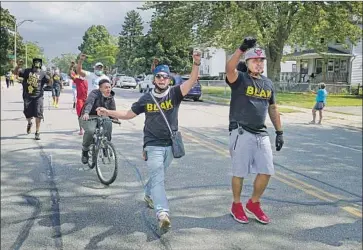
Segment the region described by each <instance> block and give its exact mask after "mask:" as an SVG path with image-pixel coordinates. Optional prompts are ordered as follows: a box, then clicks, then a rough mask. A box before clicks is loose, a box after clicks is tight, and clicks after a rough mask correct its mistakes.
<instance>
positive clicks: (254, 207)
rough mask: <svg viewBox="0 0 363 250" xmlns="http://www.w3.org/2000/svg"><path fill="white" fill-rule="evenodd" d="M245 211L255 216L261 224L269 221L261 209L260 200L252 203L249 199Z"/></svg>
mask: <svg viewBox="0 0 363 250" xmlns="http://www.w3.org/2000/svg"><path fill="white" fill-rule="evenodd" d="M246 211H247V213H250V214H252V215H254V216H255V218H256V220H258V221H259V222H261V223H262V224H268V223H270V218H269V217H268V216H267V215H266V214H265V213H264V212H263V211H262V209H261V206H260V202H255V203H253V202H252V200H251V199H249V200H248V202H247V204H246Z"/></svg>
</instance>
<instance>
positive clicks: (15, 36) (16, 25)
mask: <svg viewBox="0 0 363 250" xmlns="http://www.w3.org/2000/svg"><path fill="white" fill-rule="evenodd" d="M25 22H31V23H32V22H34V20H23V21H21V22H19V23H16V22H15V27H14V29H15V34H14V67H15V66H16V64H17V62H16V38H17V34H18V28H19V27H20V25H22V24H23V23H25Z"/></svg>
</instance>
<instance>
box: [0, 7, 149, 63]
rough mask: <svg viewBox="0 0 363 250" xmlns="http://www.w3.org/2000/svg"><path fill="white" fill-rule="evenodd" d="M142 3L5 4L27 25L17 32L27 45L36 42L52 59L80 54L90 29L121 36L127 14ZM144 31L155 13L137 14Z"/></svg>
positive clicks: (18, 19) (18, 20) (140, 11)
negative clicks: (87, 31)
mask: <svg viewBox="0 0 363 250" xmlns="http://www.w3.org/2000/svg"><path fill="white" fill-rule="evenodd" d="M142 5H143V2H136V1H128V2H2V3H1V7H2V8H4V9H8V10H9V11H10V13H11V14H12V15H14V16H15V17H16V19H17V22H20V21H22V20H27V19H30V20H34V22H25V23H23V24H22V25H21V26H20V27H19V28H18V32H19V33H20V35H21V36H22V37H23V39H24V40H25V41H30V42H37V43H38V44H39V46H40V47H42V48H43V49H44V53H45V55H46V57H48V58H49V59H52V58H54V57H56V56H60V55H61V54H65V53H76V54H78V53H80V51H78V49H77V48H78V46H79V45H80V44H81V43H82V37H83V35H84V33H85V32H86V30H87V29H88V28H89V27H90V26H91V25H104V26H105V27H106V28H107V30H108V31H109V32H110V34H111V35H115V36H116V35H118V34H119V33H120V31H121V28H122V27H121V26H122V24H123V23H124V18H125V16H126V13H127V12H128V11H130V10H137V9H136V8H137V7H141V6H142ZM137 11H138V12H139V13H140V15H141V17H142V19H143V21H144V31H145V32H146V31H147V30H148V28H149V25H148V23H147V22H149V21H150V19H151V16H152V11H150V10H148V11H142V10H137Z"/></svg>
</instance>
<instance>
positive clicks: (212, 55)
mask: <svg viewBox="0 0 363 250" xmlns="http://www.w3.org/2000/svg"><path fill="white" fill-rule="evenodd" d="M200 50H201V51H202V59H201V63H202V64H201V66H200V75H201V76H220V75H223V74H224V72H225V67H226V62H227V60H228V59H229V58H230V57H231V56H232V55H231V54H228V55H227V53H226V51H225V50H224V49H221V48H215V47H208V48H204V49H200ZM290 50H291V48H290V47H286V50H284V53H288V52H290ZM265 67H266V61H265ZM281 72H296V61H284V62H281ZM264 75H266V76H267V70H265V72H264Z"/></svg>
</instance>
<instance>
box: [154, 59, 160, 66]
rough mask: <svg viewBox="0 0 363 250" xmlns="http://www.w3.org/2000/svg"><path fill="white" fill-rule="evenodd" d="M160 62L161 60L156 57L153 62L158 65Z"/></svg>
mask: <svg viewBox="0 0 363 250" xmlns="http://www.w3.org/2000/svg"><path fill="white" fill-rule="evenodd" d="M159 62H160V61H159V59H158V58H156V57H155V58H154V60H153V63H154V64H155V65H158V64H159Z"/></svg>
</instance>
